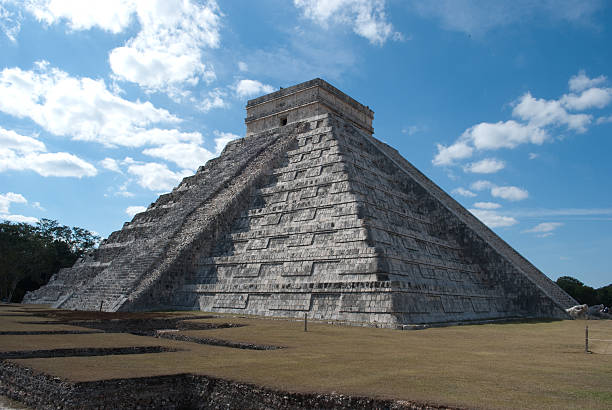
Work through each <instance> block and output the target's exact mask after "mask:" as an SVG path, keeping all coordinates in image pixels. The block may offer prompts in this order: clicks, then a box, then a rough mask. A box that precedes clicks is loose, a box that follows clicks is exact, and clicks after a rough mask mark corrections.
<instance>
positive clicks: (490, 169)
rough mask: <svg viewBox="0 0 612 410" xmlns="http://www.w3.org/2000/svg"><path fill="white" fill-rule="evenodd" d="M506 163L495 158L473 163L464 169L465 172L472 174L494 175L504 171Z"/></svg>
mask: <svg viewBox="0 0 612 410" xmlns="http://www.w3.org/2000/svg"><path fill="white" fill-rule="evenodd" d="M505 166H506V163H505V162H504V161H500V160H498V159H495V158H485V159H483V160H481V161H478V162H472V163H471V164H469V165H466V166H465V167H463V169H464V171H465V172H472V173H476V174H493V173H495V172H497V171H500V170H502V169H504V168H505Z"/></svg>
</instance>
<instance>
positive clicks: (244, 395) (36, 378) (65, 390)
mask: <svg viewBox="0 0 612 410" xmlns="http://www.w3.org/2000/svg"><path fill="white" fill-rule="evenodd" d="M0 395H3V396H6V397H9V398H10V399H12V400H16V401H19V402H21V403H24V404H25V405H27V406H29V407H32V408H36V409H94V408H96V409H99V408H112V409H119V408H122V409H123V408H125V409H135V408H140V409H143V408H146V409H220V408H232V409H234V408H236V409H237V408H240V409H300V408H322V409H332V408H333V409H372V408H376V409H427V410H429V409H432V410H433V409H457V408H455V407H445V406H437V405H431V404H423V403H413V402H407V401H392V400H380V399H373V398H367V397H353V396H345V395H339V394H317V393H290V392H283V391H278V390H272V389H268V388H263V387H258V386H255V385H252V384H245V383H237V382H232V381H227V380H223V379H218V378H214V377H207V376H196V375H190V374H179V375H173V376H159V377H144V378H137V379H115V380H101V381H96V382H82V383H73V382H68V381H64V380H61V379H59V378H57V377H51V376H48V375H45V374H40V373H36V372H35V371H33V370H32V369H29V368H26V367H22V366H19V365H17V364H15V363H12V362H10V361H6V360H0Z"/></svg>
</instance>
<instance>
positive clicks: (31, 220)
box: [0, 214, 38, 224]
mask: <svg viewBox="0 0 612 410" xmlns="http://www.w3.org/2000/svg"><path fill="white" fill-rule="evenodd" d="M0 218H1V219H4V220H6V221H11V222H18V223H22V222H23V223H27V224H35V223H36V222H38V218H35V217H33V216H24V215H16V214H8V215H1V214H0Z"/></svg>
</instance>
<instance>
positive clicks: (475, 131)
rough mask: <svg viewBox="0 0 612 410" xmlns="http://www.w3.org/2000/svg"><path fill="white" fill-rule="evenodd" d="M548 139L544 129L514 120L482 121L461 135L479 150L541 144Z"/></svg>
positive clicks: (462, 138)
mask: <svg viewBox="0 0 612 410" xmlns="http://www.w3.org/2000/svg"><path fill="white" fill-rule="evenodd" d="M547 139H548V135H547V133H546V132H545V131H544V130H542V129H539V128H537V127H533V126H530V125H524V124H520V123H518V122H516V121H513V120H509V121H505V122H502V121H500V122H497V123H487V122H482V123H480V124H477V125H474V126H473V127H471V128H468V129H467V130H466V131H465V132H464V133H463V135H462V136H461V140H463V141H470V142H471V143H472V144H474V147H476V149H478V150H496V149H499V148H515V147H516V146H518V145H520V144H525V143H532V144H537V145H541V144H542V143H544V141H546V140H547Z"/></svg>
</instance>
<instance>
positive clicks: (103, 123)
mask: <svg viewBox="0 0 612 410" xmlns="http://www.w3.org/2000/svg"><path fill="white" fill-rule="evenodd" d="M0 111H3V112H5V113H7V114H10V115H13V116H15V117H19V118H30V119H31V120H32V121H34V122H36V123H37V124H38V125H40V126H41V127H43V128H44V129H45V130H47V131H49V132H50V133H52V134H55V135H60V136H71V137H72V138H73V139H75V140H83V141H94V142H98V143H101V144H104V145H107V146H116V145H122V146H129V147H139V146H142V145H145V144H155V145H160V144H168V143H174V142H196V143H199V142H201V140H202V136H201V134H200V133H197V132H191V133H183V132H180V131H178V130H176V129H160V128H150V127H151V126H152V125H153V124H158V123H177V122H180V119H179V118H177V117H176V116H174V115H172V114H170V113H169V112H168V111H167V110H164V109H161V108H156V107H155V106H153V104H151V103H150V102H144V103H143V102H140V101H137V102H131V101H128V100H125V99H123V98H121V97H119V96H117V95H115V94H113V93H111V92H110V91H109V90H108V89H107V87H106V84H105V83H104V81H103V80H93V79H91V78H77V77H71V76H69V75H68V74H67V73H65V72H63V71H61V70H59V69H56V68H51V67H49V64H48V63H47V62H44V61H41V62H38V63H36V68H35V70H30V71H24V70H21V69H20V68H5V69H3V70H2V71H0Z"/></svg>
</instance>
